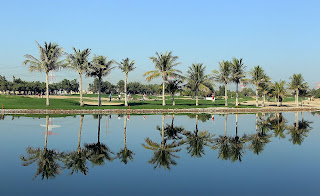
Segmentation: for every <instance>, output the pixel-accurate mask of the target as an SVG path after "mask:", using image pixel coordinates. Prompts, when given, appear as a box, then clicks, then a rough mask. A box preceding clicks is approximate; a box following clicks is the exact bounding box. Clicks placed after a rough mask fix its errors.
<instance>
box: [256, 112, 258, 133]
mask: <svg viewBox="0 0 320 196" xmlns="http://www.w3.org/2000/svg"><path fill="white" fill-rule="evenodd" d="M257 131H258V113H256V132H257Z"/></svg>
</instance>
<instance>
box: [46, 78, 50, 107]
mask: <svg viewBox="0 0 320 196" xmlns="http://www.w3.org/2000/svg"><path fill="white" fill-rule="evenodd" d="M46 93H47V95H46V97H47V103H46V105H47V106H49V105H50V102H49V72H46Z"/></svg>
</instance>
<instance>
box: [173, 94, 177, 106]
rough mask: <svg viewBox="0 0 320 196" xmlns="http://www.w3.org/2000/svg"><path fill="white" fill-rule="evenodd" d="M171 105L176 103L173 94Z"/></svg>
mask: <svg viewBox="0 0 320 196" xmlns="http://www.w3.org/2000/svg"><path fill="white" fill-rule="evenodd" d="M172 105H173V106H174V105H176V102H175V101H174V94H172Z"/></svg>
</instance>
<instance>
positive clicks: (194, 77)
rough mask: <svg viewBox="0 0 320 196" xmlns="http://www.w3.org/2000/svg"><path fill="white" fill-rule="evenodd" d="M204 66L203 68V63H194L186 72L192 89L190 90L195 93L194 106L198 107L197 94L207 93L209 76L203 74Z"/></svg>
mask: <svg viewBox="0 0 320 196" xmlns="http://www.w3.org/2000/svg"><path fill="white" fill-rule="evenodd" d="M205 69H206V66H203V63H194V64H192V65H191V66H190V67H189V70H188V72H187V80H188V81H189V84H191V85H190V86H191V87H192V88H193V89H191V90H194V91H195V94H196V106H198V105H199V101H198V93H199V90H200V91H208V90H209V88H208V86H209V85H210V80H211V79H212V78H210V76H209V75H206V74H205Z"/></svg>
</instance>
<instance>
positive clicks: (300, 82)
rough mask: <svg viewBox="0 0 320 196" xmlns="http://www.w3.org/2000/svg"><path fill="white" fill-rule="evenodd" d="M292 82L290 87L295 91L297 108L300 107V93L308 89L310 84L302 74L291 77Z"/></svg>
mask: <svg viewBox="0 0 320 196" xmlns="http://www.w3.org/2000/svg"><path fill="white" fill-rule="evenodd" d="M290 80H291V82H290V83H289V87H290V89H292V90H294V91H295V93H296V95H295V101H296V106H299V91H301V90H305V89H307V88H308V84H307V83H306V82H304V79H303V77H302V75H301V74H293V76H292V77H290Z"/></svg>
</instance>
